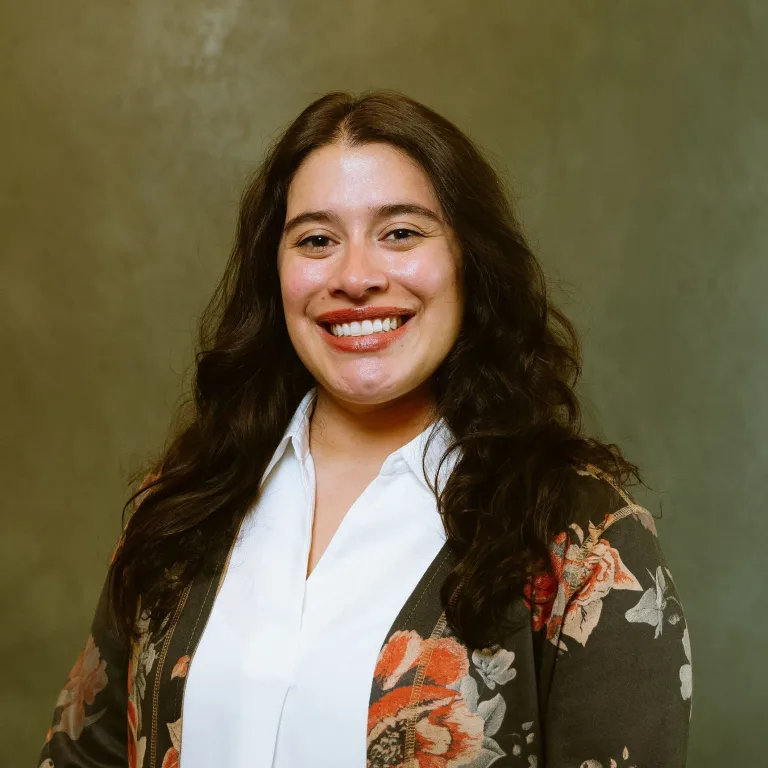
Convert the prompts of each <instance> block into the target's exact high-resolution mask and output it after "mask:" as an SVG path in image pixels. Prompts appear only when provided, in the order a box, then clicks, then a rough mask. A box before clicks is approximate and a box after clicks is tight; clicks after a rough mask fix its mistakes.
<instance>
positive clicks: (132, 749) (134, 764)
mask: <svg viewBox="0 0 768 768" xmlns="http://www.w3.org/2000/svg"><path fill="white" fill-rule="evenodd" d="M146 748H147V737H146V736H142V737H141V738H139V718H138V714H137V712H136V706H135V705H134V703H133V700H132V699H131V698H129V699H128V768H141V766H142V765H144V752H145V751H146Z"/></svg>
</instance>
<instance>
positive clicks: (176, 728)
mask: <svg viewBox="0 0 768 768" xmlns="http://www.w3.org/2000/svg"><path fill="white" fill-rule="evenodd" d="M167 725H168V734H169V735H170V737H171V747H170V748H169V749H168V751H167V752H166V753H165V757H163V765H162V768H179V750H180V749H181V718H179V719H178V720H176V721H175V722H173V723H168V724H167Z"/></svg>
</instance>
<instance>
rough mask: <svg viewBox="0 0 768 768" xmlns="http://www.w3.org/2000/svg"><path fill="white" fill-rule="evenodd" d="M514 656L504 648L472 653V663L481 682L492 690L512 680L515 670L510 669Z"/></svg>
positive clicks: (485, 649) (515, 673)
mask: <svg viewBox="0 0 768 768" xmlns="http://www.w3.org/2000/svg"><path fill="white" fill-rule="evenodd" d="M514 660H515V654H514V652H512V651H507V650H505V649H504V648H497V649H496V650H490V649H487V648H484V649H483V650H482V651H478V650H475V651H473V652H472V663H473V664H474V665H475V666H476V667H477V671H478V672H479V674H480V677H481V678H482V680H483V682H484V683H485V684H486V685H487V686H488V687H489V688H490V689H491V690H493V689H494V688H495V687H496V686H497V685H506V684H507V683H508V682H509V681H510V680H514V678H515V676H516V675H517V670H516V669H513V668H512V662H513V661H514Z"/></svg>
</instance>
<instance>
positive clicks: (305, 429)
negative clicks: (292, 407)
mask: <svg viewBox="0 0 768 768" xmlns="http://www.w3.org/2000/svg"><path fill="white" fill-rule="evenodd" d="M316 397H317V386H314V387H312V388H311V389H310V390H309V392H307V394H306V395H304V397H303V398H302V400H301V402H300V403H299V405H298V407H297V408H296V411H295V412H294V414H293V416H292V417H291V421H290V422H289V424H288V427H287V428H286V430H285V433H284V434H283V437H282V438H281V440H280V444H279V445H278V446H277V449H276V450H275V453H274V455H273V456H272V460H271V461H270V462H269V465H268V466H267V469H266V471H265V472H264V475H263V478H262V483H263V482H264V479H266V477H267V476H268V475H269V473H270V472H271V471H272V469H273V468H274V466H275V464H277V462H278V461H279V460H280V458H281V456H282V455H283V453H285V449H286V447H287V445H288V443H292V445H293V449H294V452H295V453H296V456H297V457H298V458H299V459H300V460H301V461H304V460H306V458H307V456H308V455H309V412H310V411H311V409H312V406H313V404H314V401H315V398H316ZM432 432H434V433H435V436H434V438H432V442H431V444H430V446H429V450H428V453H427V461H426V469H427V473H426V475H425V473H424V470H423V469H422V456H423V454H424V447H425V445H426V442H427V439H428V438H429V435H430V434H431V433H432ZM452 439H453V433H452V432H451V430H450V428H449V427H448V425H447V424H446V423H445V420H444V419H442V418H441V419H439V420H438V421H437V422H435V423H433V424H431V425H430V426H429V427H427V428H426V429H425V430H424V431H423V432H421V433H420V434H418V435H416V437H414V438H413V439H412V440H411V441H410V442H408V443H406V444H405V445H403V446H402V447H400V448H398V449H397V450H396V451H394V452H393V453H391V454H390V455H389V456H387V458H386V460H385V462H384V464H383V466H382V469H381V474H397V473H398V472H401V471H408V470H410V471H411V472H412V473H413V474H414V475H415V476H416V478H417V479H418V480H419V481H420V482H421V483H422V484H423V485H424V487H425V488H426V489H427V490H429V483H428V481H427V477H430V478H431V479H432V480H434V479H435V475H436V473H437V465H438V463H439V462H440V459H441V457H442V455H443V453H445V451H446V450H447V448H448V446H449V445H450V443H451V441H452ZM460 451H461V449H460V448H458V449H456V450H455V451H452V452H451V453H450V454H449V455H448V456H447V458H446V460H445V461H444V462H443V466H442V469H441V472H440V478H439V481H438V483H439V484H438V491H441V490H442V489H443V487H444V486H445V483H446V482H447V480H448V478H449V477H450V475H451V472H452V471H453V468H454V467H455V466H456V462H457V461H458V460H459V457H460Z"/></svg>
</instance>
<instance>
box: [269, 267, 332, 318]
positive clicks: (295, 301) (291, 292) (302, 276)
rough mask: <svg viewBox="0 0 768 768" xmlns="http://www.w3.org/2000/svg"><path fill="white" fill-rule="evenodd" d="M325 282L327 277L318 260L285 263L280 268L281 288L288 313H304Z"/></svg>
mask: <svg viewBox="0 0 768 768" xmlns="http://www.w3.org/2000/svg"><path fill="white" fill-rule="evenodd" d="M324 283H325V277H324V276H323V275H322V274H321V270H320V267H319V265H318V264H317V263H316V262H312V261H304V262H293V263H291V262H287V263H284V264H283V265H282V266H281V268H280V290H281V292H282V295H283V304H284V306H285V309H286V313H288V314H295V313H298V312H302V313H303V311H304V308H305V307H306V305H307V303H308V302H309V301H310V299H311V298H312V297H313V296H314V295H315V294H316V293H317V291H319V290H321V289H322V287H323V285H324Z"/></svg>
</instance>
